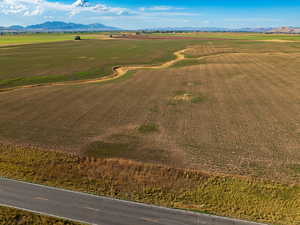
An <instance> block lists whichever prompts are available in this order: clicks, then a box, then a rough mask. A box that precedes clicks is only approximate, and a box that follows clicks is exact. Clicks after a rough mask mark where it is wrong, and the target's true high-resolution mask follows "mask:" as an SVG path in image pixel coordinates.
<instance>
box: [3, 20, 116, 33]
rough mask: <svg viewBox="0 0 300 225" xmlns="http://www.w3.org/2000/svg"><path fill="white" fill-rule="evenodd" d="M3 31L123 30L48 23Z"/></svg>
mask: <svg viewBox="0 0 300 225" xmlns="http://www.w3.org/2000/svg"><path fill="white" fill-rule="evenodd" d="M3 29H6V30H12V31H20V30H22V31H100V30H121V29H120V28H117V27H110V26H106V25H103V24H100V23H94V24H77V23H65V22H61V21H48V22H45V23H41V24H35V25H30V26H25V27H23V26H19V25H14V26H10V27H5V28H3Z"/></svg>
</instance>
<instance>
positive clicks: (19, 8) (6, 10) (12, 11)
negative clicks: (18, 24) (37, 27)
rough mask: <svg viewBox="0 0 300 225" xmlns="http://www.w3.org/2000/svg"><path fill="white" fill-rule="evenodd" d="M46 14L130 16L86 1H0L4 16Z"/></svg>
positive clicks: (125, 12)
mask: <svg viewBox="0 0 300 225" xmlns="http://www.w3.org/2000/svg"><path fill="white" fill-rule="evenodd" d="M45 12H60V13H65V14H67V15H69V16H74V15H76V14H79V13H82V12H94V13H102V14H112V15H123V14H128V13H129V10H128V9H125V8H118V7H109V6H107V5H104V4H94V5H91V4H89V3H88V2H87V1H86V0H76V1H75V2H74V3H72V4H66V3H61V2H49V1H47V0H0V13H1V14H4V15H22V16H38V15H42V14H43V13H45Z"/></svg>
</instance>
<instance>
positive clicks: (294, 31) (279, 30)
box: [270, 27, 300, 34]
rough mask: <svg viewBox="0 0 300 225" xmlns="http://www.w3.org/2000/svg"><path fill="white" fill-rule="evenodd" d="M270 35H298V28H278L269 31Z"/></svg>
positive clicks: (299, 29)
mask: <svg viewBox="0 0 300 225" xmlns="http://www.w3.org/2000/svg"><path fill="white" fill-rule="evenodd" d="M270 32H271V33H285V34H299V33H300V28H296V27H280V28H276V29H273V30H271V31H270Z"/></svg>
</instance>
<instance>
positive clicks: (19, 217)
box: [0, 206, 79, 225]
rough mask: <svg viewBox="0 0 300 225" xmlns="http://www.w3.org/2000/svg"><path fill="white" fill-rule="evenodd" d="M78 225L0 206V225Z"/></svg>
mask: <svg viewBox="0 0 300 225" xmlns="http://www.w3.org/2000/svg"><path fill="white" fill-rule="evenodd" d="M76 224H77V225H79V223H74V222H70V221H65V220H61V219H55V218H50V217H47V216H41V215H37V214H33V213H30V212H25V211H22V210H17V209H12V208H7V207H2V206H0V225H76Z"/></svg>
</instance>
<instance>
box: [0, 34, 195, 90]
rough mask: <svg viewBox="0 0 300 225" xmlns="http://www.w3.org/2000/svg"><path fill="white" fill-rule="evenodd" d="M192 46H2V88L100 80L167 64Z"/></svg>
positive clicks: (95, 42) (150, 43) (88, 42)
mask: <svg viewBox="0 0 300 225" xmlns="http://www.w3.org/2000/svg"><path fill="white" fill-rule="evenodd" d="M192 43H195V41H161V42H157V41H153V40H144V41H140V40H127V41H126V40H82V41H69V42H56V43H44V44H34V45H22V46H11V47H7V46H6V47H2V48H1V47H0V57H1V60H0V67H1V70H0V88H3V87H13V86H18V85H26V84H39V83H50V82H58V81H70V80H83V79H92V78H99V77H101V76H105V75H108V74H111V73H112V67H113V66H116V65H139V64H157V63H161V62H164V61H168V60H170V59H171V58H173V57H174V56H173V52H174V51H176V50H179V49H183V48H185V47H186V46H187V45H189V44H192ZM198 43H199V41H198Z"/></svg>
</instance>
